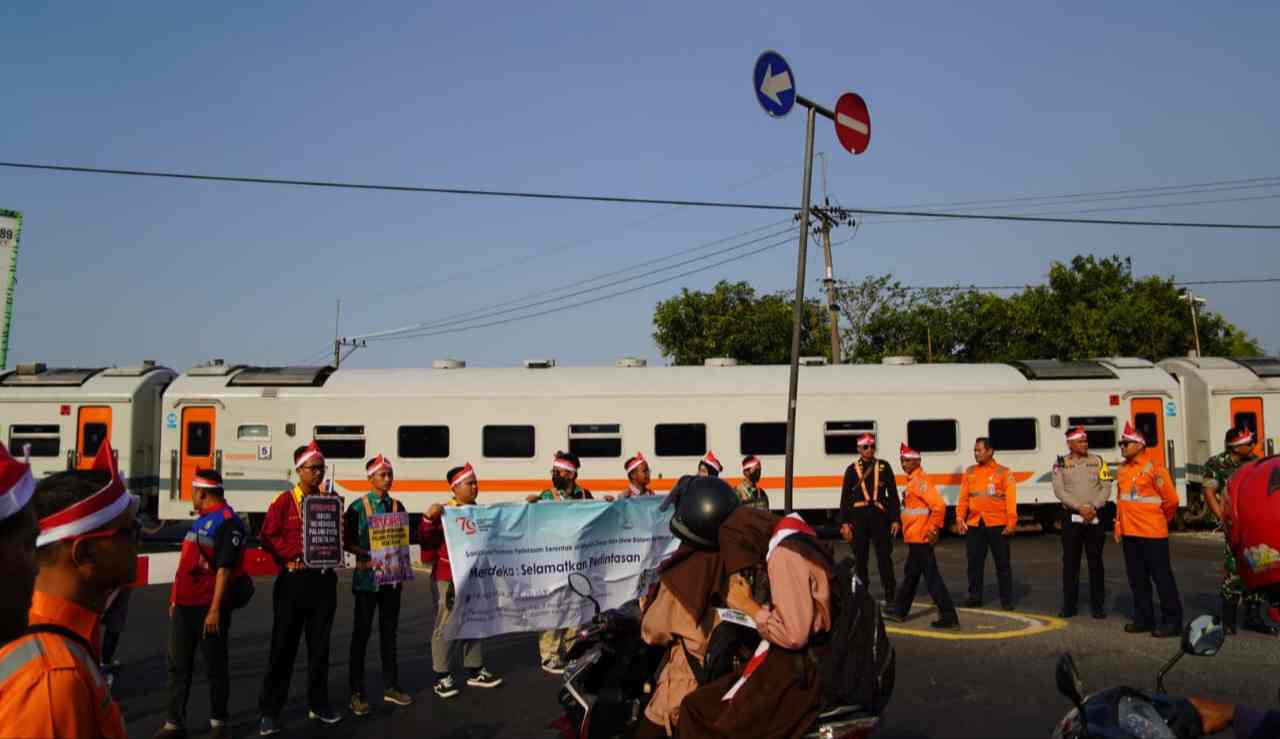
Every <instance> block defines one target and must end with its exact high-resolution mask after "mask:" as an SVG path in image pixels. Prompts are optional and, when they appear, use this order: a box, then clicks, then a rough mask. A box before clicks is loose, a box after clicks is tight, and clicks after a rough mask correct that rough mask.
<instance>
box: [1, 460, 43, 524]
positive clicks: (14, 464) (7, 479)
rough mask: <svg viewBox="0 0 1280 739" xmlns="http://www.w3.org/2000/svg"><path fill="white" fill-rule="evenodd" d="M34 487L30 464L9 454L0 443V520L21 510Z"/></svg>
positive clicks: (29, 498)
mask: <svg viewBox="0 0 1280 739" xmlns="http://www.w3.org/2000/svg"><path fill="white" fill-rule="evenodd" d="M35 489H36V481H35V478H33V477H32V476H31V464H30V463H29V462H26V461H23V462H19V461H18V460H16V459H14V458H13V457H11V456H9V450H8V449H6V448H5V446H4V444H3V443H0V521H3V520H5V519H6V518H8V517H10V516H12V515H13V514H15V513H17V512H18V511H20V510H22V509H23V507H24V506H26V504H27V503H28V502H29V501H30V500H31V494H32V493H33V492H35Z"/></svg>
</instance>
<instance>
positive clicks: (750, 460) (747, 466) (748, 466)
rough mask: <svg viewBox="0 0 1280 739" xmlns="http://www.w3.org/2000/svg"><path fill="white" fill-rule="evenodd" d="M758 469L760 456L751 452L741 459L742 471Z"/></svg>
mask: <svg viewBox="0 0 1280 739" xmlns="http://www.w3.org/2000/svg"><path fill="white" fill-rule="evenodd" d="M758 469H760V458H759V457H757V456H756V455H754V454H752V455H750V456H748V457H747V458H745V459H743V460H742V471H743V472H750V471H751V470H758Z"/></svg>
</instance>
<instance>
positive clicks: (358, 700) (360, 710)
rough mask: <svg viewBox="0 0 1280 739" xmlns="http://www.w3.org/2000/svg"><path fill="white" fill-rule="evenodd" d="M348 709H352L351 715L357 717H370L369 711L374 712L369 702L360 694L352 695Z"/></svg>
mask: <svg viewBox="0 0 1280 739" xmlns="http://www.w3.org/2000/svg"><path fill="white" fill-rule="evenodd" d="M347 707H348V708H350V709H351V713H353V714H355V715H356V716H368V715H369V711H370V710H372V709H370V708H369V701H367V700H365V699H364V696H363V695H361V694H359V693H353V694H352V696H351V703H349V704H348V705H347Z"/></svg>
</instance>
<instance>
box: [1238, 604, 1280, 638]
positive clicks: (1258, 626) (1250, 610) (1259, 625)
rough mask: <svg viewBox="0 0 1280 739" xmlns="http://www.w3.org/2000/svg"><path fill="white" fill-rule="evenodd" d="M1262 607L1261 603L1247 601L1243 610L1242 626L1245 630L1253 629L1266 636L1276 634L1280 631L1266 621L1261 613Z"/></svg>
mask: <svg viewBox="0 0 1280 739" xmlns="http://www.w3.org/2000/svg"><path fill="white" fill-rule="evenodd" d="M1262 607H1263V606H1262V604H1261V603H1249V604H1247V605H1246V607H1245V612H1244V628H1245V630H1246V631H1253V632H1255V633H1258V634H1265V635H1267V636H1276V635H1277V634H1278V633H1280V631H1278V630H1277V629H1276V628H1275V627H1274V626H1272V625H1271V624H1269V623H1267V621H1266V619H1265V618H1264V617H1263V615H1262Z"/></svg>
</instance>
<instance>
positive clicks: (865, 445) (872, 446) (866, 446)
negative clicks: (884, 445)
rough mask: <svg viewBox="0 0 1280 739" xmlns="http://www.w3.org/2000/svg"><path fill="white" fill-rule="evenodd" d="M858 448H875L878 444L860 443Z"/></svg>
mask: <svg viewBox="0 0 1280 739" xmlns="http://www.w3.org/2000/svg"><path fill="white" fill-rule="evenodd" d="M858 448H859V449H875V448H876V445H875V444H859V445H858Z"/></svg>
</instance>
